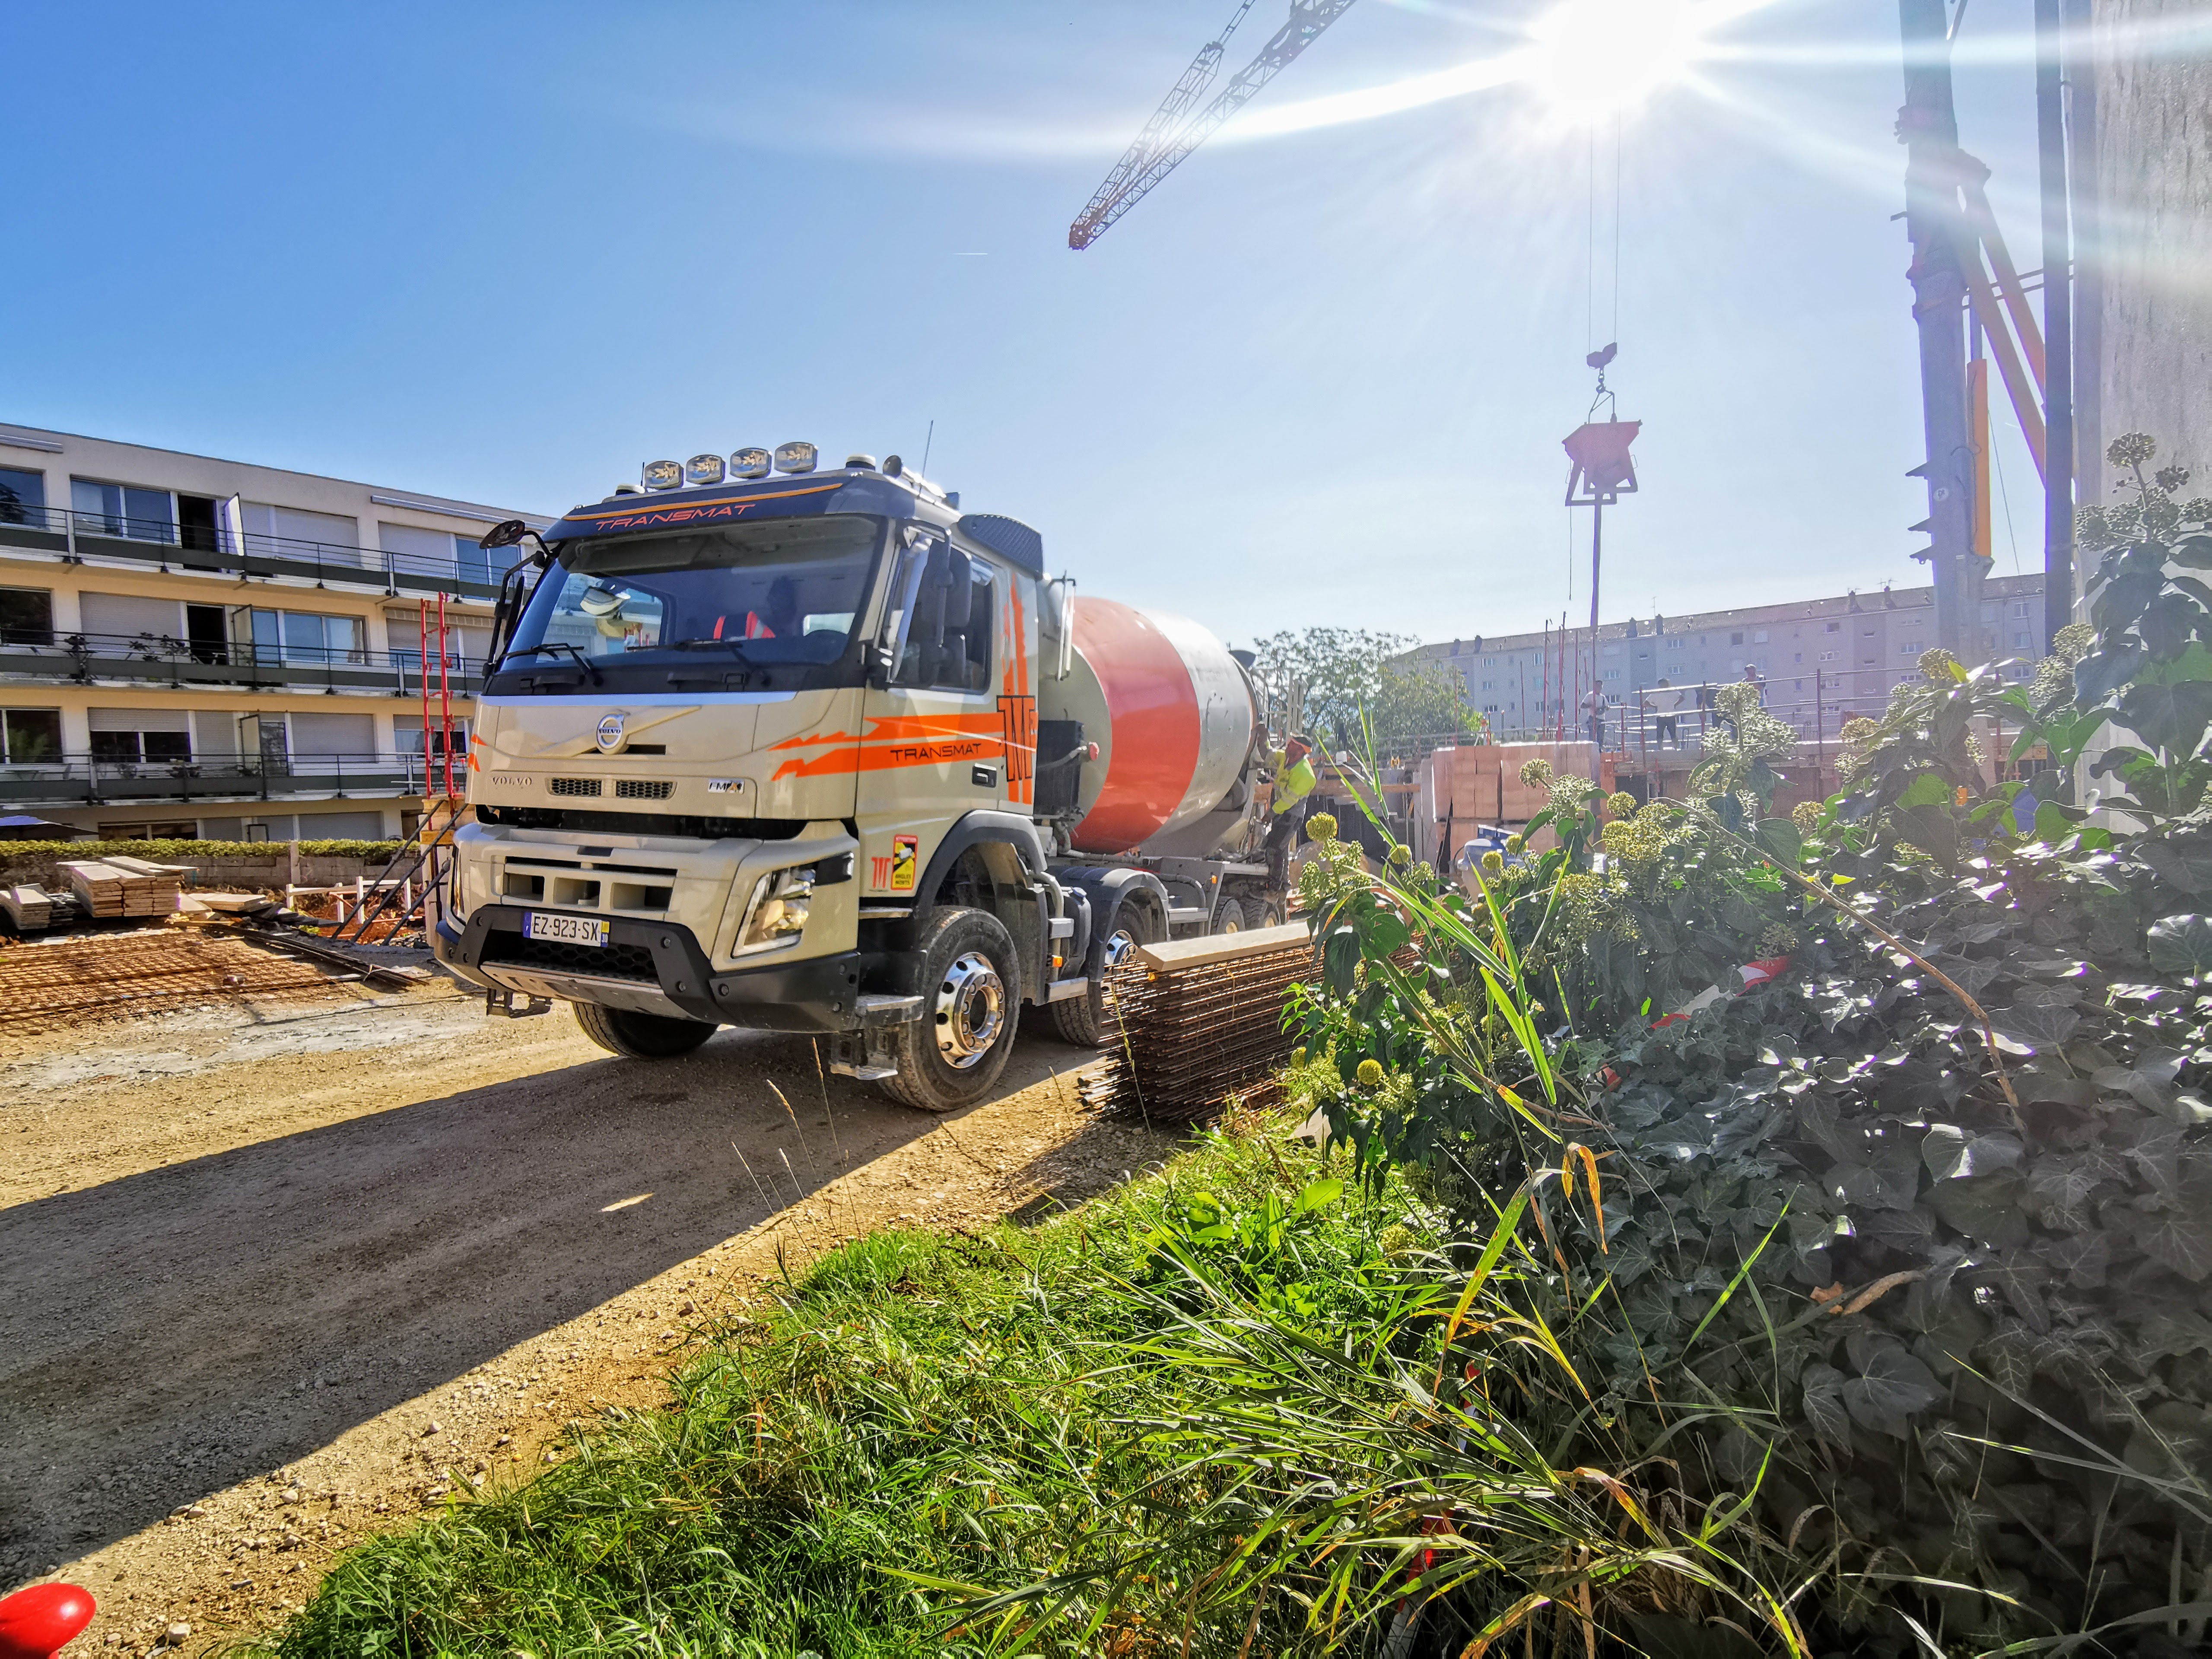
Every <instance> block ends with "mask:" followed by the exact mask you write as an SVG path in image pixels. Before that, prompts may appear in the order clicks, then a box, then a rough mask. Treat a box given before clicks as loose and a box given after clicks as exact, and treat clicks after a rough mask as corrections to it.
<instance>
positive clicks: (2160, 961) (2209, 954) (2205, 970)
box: [2144, 915, 2212, 980]
mask: <svg viewBox="0 0 2212 1659" xmlns="http://www.w3.org/2000/svg"><path fill="white" fill-rule="evenodd" d="M2144 943H2145V944H2147V945H2148V946H2149V947H2150V960H2151V966H2153V967H2154V968H2157V969H2161V970H2163V971H2164V972H2166V973H2169V974H2181V975H2185V976H2186V977H2188V978H2190V979H2193V980H2194V979H2203V978H2204V977H2206V976H2207V975H2212V921H2206V920H2205V919H2204V918H2203V916H2193V915H2181V916H2166V917H2163V918H2161V919H2160V920H2159V921H2154V922H2153V923H2151V925H2150V932H2149V933H2148V934H2146V935H2145V936H2144Z"/></svg>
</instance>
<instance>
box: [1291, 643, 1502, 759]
mask: <svg viewBox="0 0 2212 1659" xmlns="http://www.w3.org/2000/svg"><path fill="white" fill-rule="evenodd" d="M1418 644H1419V641H1418V640H1415V639H1413V638H1412V637H1410V636H1409V635H1403V634H1389V633H1379V632H1376V631H1375V630H1373V629H1364V628H1307V629H1297V630H1291V629H1285V630H1284V631H1283V632H1281V633H1279V634H1270V635H1267V637H1266V638H1265V639H1262V640H1261V641H1257V642H1256V644H1255V662H1254V664H1253V668H1252V677H1253V678H1254V679H1255V680H1256V681H1257V682H1258V683H1259V686H1260V691H1261V697H1262V699H1263V703H1264V707H1265V708H1266V711H1267V725H1268V728H1269V729H1270V730H1271V731H1273V732H1277V733H1278V734H1280V733H1283V732H1301V733H1303V734H1304V735H1305V736H1307V737H1309V738H1314V739H1316V740H1317V741H1319V742H1320V743H1322V744H1324V745H1325V746H1327V747H1328V748H1330V749H1350V748H1356V747H1357V746H1358V743H1359V736H1358V733H1359V722H1360V716H1361V714H1363V713H1364V714H1366V716H1367V718H1368V719H1369V720H1372V721H1373V722H1374V726H1375V741H1376V744H1378V745H1379V746H1380V747H1381V748H1383V749H1384V750H1389V749H1392V748H1395V747H1400V746H1402V745H1404V744H1407V743H1410V742H1411V741H1412V740H1413V739H1414V738H1439V737H1455V738H1456V737H1468V736H1471V735H1474V734H1476V733H1479V732H1482V731H1483V730H1485V729H1486V726H1487V724H1488V722H1487V721H1486V720H1484V718H1483V716H1482V714H1481V713H1480V710H1478V709H1476V708H1474V706H1473V705H1472V704H1470V703H1469V702H1468V700H1467V691H1466V687H1465V685H1464V684H1463V683H1462V681H1461V679H1460V678H1459V676H1458V675H1456V674H1455V673H1453V672H1452V671H1450V670H1449V668H1446V667H1445V666H1444V665H1442V664H1441V663H1436V662H1431V661H1428V660H1426V659H1419V658H1414V657H1411V656H1409V655H1408V654H1407V653H1410V652H1411V651H1412V650H1413V648H1414V647H1416V646H1417V645H1418Z"/></svg>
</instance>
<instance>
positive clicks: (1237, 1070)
mask: <svg viewBox="0 0 2212 1659" xmlns="http://www.w3.org/2000/svg"><path fill="white" fill-rule="evenodd" d="M1249 939H1250V948H1249V949H1246V948H1242V941H1239V940H1237V939H1235V938H1234V937H1232V936H1223V937H1217V938H1214V939H1206V940H1194V941H1191V944H1193V945H1199V946H1201V947H1203V949H1202V951H1201V952H1200V954H1201V956H1202V957H1203V958H1204V959H1201V960H1199V961H1195V962H1190V963H1179V962H1177V961H1176V960H1175V957H1176V955H1177V954H1178V952H1179V951H1181V950H1182V948H1183V947H1182V946H1181V945H1168V946H1164V947H1163V946H1153V947H1150V948H1146V949H1140V950H1138V951H1132V952H1131V953H1130V955H1129V957H1128V960H1127V962H1125V963H1123V964H1122V965H1121V967H1120V968H1119V969H1116V970H1115V973H1114V975H1112V977H1111V978H1110V979H1109V981H1108V983H1107V1007H1108V1012H1109V1015H1110V1016H1113V1017H1114V1020H1115V1023H1113V1024H1111V1025H1110V1026H1109V1030H1108V1032H1107V1036H1106V1057H1105V1061H1104V1063H1103V1065H1101V1066H1097V1067H1096V1068H1094V1069H1093V1070H1091V1072H1090V1073H1087V1074H1086V1075H1085V1079H1084V1081H1083V1098H1084V1100H1085V1103H1087V1104H1090V1105H1092V1106H1097V1107H1114V1108H1116V1109H1122V1110H1127V1111H1135V1112H1142V1113H1143V1114H1144V1115H1146V1116H1147V1117H1152V1118H1170V1119H1176V1120H1179V1121H1193V1120H1195V1119H1198V1118H1200V1117H1204V1116H1206V1115H1209V1114H1211V1113H1213V1112H1217V1111H1219V1110H1220V1109H1222V1108H1223V1107H1225V1105H1227V1104H1228V1103H1229V1099H1230V1097H1231V1096H1232V1095H1234V1096H1236V1097H1237V1098H1239V1099H1240V1100H1242V1101H1243V1102H1244V1103H1247V1104H1249V1105H1254V1106H1268V1105H1273V1104H1274V1103H1277V1102H1278V1101H1279V1100H1280V1099H1281V1087H1280V1085H1279V1082H1278V1080H1277V1074H1278V1073H1279V1072H1280V1071H1281V1070H1282V1067H1283V1066H1284V1065H1285V1063H1286V1062H1287V1061H1288V1060H1289V1059H1290V1054H1291V1048H1292V1047H1293V1046H1294V1041H1293V1038H1292V1036H1291V1033H1289V1032H1288V1031H1285V1030H1284V1029H1283V1007H1284V1003H1285V1000H1286V999H1287V998H1288V997H1289V994H1290V989H1291V986H1293V985H1295V984H1297V983H1299V982H1300V981H1305V980H1310V979H1311V978H1312V977H1313V976H1314V971H1315V960H1314V947H1313V941H1312V939H1311V938H1310V936H1309V935H1308V934H1307V933H1306V930H1305V929H1304V927H1271V928H1267V929H1266V930H1264V932H1256V933H1253V934H1251V935H1250V936H1249ZM1228 951H1234V952H1235V954H1225V952H1228Z"/></svg>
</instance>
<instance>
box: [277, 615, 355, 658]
mask: <svg viewBox="0 0 2212 1659" xmlns="http://www.w3.org/2000/svg"><path fill="white" fill-rule="evenodd" d="M252 625H253V649H254V652H255V653H256V654H257V655H258V656H259V657H260V658H261V659H262V660H263V661H264V662H270V663H280V662H283V663H310V664H321V663H365V662H367V661H368V627H367V624H365V623H363V622H362V619H361V618H360V617H324V616H318V615H316V614H314V613H313V612H311V611H255V612H254V613H253V624H252Z"/></svg>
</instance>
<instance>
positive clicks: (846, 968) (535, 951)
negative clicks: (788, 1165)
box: [430, 904, 860, 1031]
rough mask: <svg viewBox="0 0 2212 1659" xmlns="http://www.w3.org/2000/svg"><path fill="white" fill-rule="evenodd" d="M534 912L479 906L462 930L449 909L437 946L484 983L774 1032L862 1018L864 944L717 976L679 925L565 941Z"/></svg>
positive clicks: (434, 937)
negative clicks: (529, 931)
mask: <svg viewBox="0 0 2212 1659" xmlns="http://www.w3.org/2000/svg"><path fill="white" fill-rule="evenodd" d="M526 914H528V913H527V912H526V910H524V909H523V908H520V907H517V906H512V905H503V904H485V905H479V906H478V907H477V908H476V909H474V910H472V911H471V912H470V913H469V917H468V920H467V921H466V922H465V923H464V924H463V925H462V926H461V927H459V929H458V930H456V929H455V928H454V927H453V924H452V923H451V922H450V921H447V920H446V919H445V918H444V917H442V916H441V918H440V921H439V925H438V926H436V927H434V928H432V929H431V930H430V943H431V950H432V951H433V952H434V953H435V955H436V957H437V958H438V960H439V961H440V962H441V963H444V964H445V965H446V966H447V967H448V968H450V969H453V971H454V972H455V973H457V974H459V975H461V976H462V977H463V978H465V979H467V980H470V981H473V982H475V983H476V984H478V985H483V986H489V987H495V988H497V989H502V990H509V991H520V992H523V993H525V994H528V995H531V996H540V997H558V998H560V999H561V1000H562V1001H564V1002H591V1003H597V1004H598V1005H599V1006H601V1007H606V1008H622V1009H627V1010H629V1012H633V1013H641V1014H659V1015H662V1016H664V1017H666V1018H675V1019H703V1020H710V1021H712V1022H714V1024H720V1025H744V1026H750V1027H752V1028H754V1029H756V1030H765V1031H844V1030H853V1029H854V1028H855V1027H857V1026H858V1025H859V1024H860V1012H859V1011H860V952H859V951H845V952H843V953H842V954H841V955H836V956H828V957H807V958H806V959H805V960H804V961H800V962H793V963H782V964H778V963H763V964H762V965H761V966H759V967H748V968H741V969H733V970H732V971H731V972H729V973H724V974H718V973H716V972H714V969H712V968H711V967H710V966H709V965H708V961H707V955H706V952H705V951H702V950H701V949H700V948H699V941H698V939H696V937H695V936H694V935H693V933H692V932H691V930H690V928H688V927H679V926H677V925H676V924H674V923H671V922H665V921H623V920H621V919H619V918H617V919H615V920H613V921H610V922H609V924H608V928H607V934H608V942H607V944H606V945H604V946H592V945H556V944H554V943H552V942H550V941H549V940H545V939H526V938H525V937H524V936H523V931H522V926H523V923H522V919H523V917H524V916H525V915H526Z"/></svg>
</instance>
